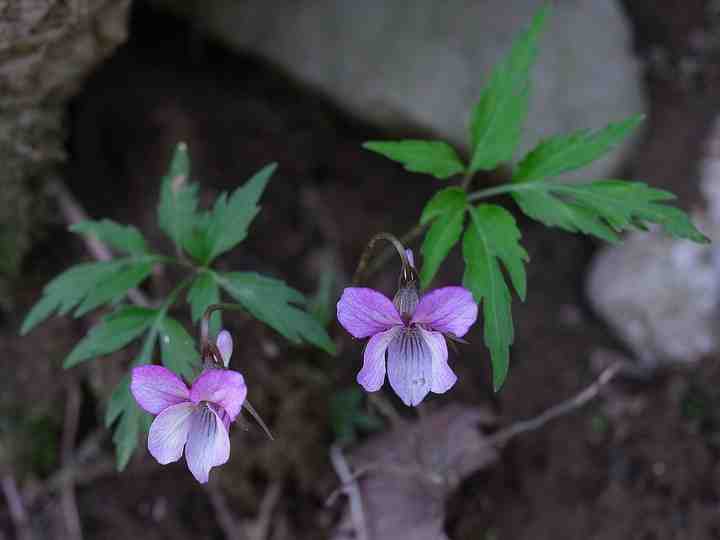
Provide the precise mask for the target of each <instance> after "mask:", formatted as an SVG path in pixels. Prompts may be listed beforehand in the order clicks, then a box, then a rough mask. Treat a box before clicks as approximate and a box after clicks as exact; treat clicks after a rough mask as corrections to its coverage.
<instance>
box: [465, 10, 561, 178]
mask: <svg viewBox="0 0 720 540" xmlns="http://www.w3.org/2000/svg"><path fill="white" fill-rule="evenodd" d="M548 9H549V8H548V7H547V6H546V7H543V8H542V9H541V10H540V11H539V12H538V13H537V15H535V17H534V19H533V21H532V23H531V25H530V29H529V30H528V31H527V32H525V33H524V34H523V35H521V36H520V37H519V38H517V39H516V40H515V42H514V43H513V46H512V49H511V50H510V54H509V55H508V57H507V58H506V59H505V60H504V61H503V62H502V63H501V64H500V65H498V66H496V67H495V69H494V70H493V72H492V75H491V76H490V82H489V83H488V85H487V87H486V88H485V90H483V92H482V94H481V95H480V100H479V101H478V103H477V105H475V107H474V108H473V112H472V118H471V122H470V138H471V153H472V160H471V162H470V167H469V169H470V172H472V173H475V172H477V171H479V170H492V169H494V168H496V167H497V166H498V165H499V164H500V163H502V162H505V161H510V160H511V159H512V157H513V153H514V152H515V148H516V147H517V145H518V142H519V140H520V131H521V130H522V126H523V123H524V121H525V117H526V116H527V110H528V101H529V89H530V70H531V68H532V66H533V64H534V63H535V57H536V56H537V44H538V38H539V36H540V32H541V30H542V27H543V24H544V22H545V17H546V16H547V13H548Z"/></svg>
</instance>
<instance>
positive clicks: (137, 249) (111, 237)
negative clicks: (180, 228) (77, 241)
mask: <svg viewBox="0 0 720 540" xmlns="http://www.w3.org/2000/svg"><path fill="white" fill-rule="evenodd" d="M70 230H71V231H72V232H75V233H78V234H84V235H89V236H94V237H96V238H97V239H98V240H100V241H101V242H103V243H105V244H107V245H108V246H110V247H111V248H113V249H115V250H117V251H119V252H121V253H128V254H130V255H143V254H146V253H147V252H148V248H147V244H146V243H145V239H144V238H143V235H142V234H141V233H140V231H138V230H137V229H136V228H135V227H133V226H132V225H120V224H119V223H116V222H114V221H112V220H110V219H103V220H100V221H93V220H86V221H82V222H80V223H76V224H75V225H73V226H72V227H70Z"/></svg>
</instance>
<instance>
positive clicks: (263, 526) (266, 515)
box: [247, 480, 282, 540]
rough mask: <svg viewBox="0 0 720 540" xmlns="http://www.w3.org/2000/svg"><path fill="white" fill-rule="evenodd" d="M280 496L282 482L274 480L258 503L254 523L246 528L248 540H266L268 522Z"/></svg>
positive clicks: (268, 531) (268, 530) (268, 528)
mask: <svg viewBox="0 0 720 540" xmlns="http://www.w3.org/2000/svg"><path fill="white" fill-rule="evenodd" d="M281 494H282V482H280V481H279V480H276V481H275V482H273V483H272V484H270V486H268V488H267V489H266V490H265V494H264V495H263V498H262V501H260V509H259V510H258V517H257V519H255V520H254V523H252V524H251V525H249V526H248V531H247V534H248V538H249V539H250V540H267V538H268V534H269V533H270V522H271V521H272V515H273V512H274V511H275V506H277V503H278V501H279V500H280V495H281Z"/></svg>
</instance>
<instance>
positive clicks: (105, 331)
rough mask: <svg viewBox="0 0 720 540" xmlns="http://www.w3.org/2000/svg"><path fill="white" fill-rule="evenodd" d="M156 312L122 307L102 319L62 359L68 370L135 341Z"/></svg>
mask: <svg viewBox="0 0 720 540" xmlns="http://www.w3.org/2000/svg"><path fill="white" fill-rule="evenodd" d="M156 315H157V310H155V309H149V308H141V307H135V306H128V307H122V308H120V309H118V310H117V311H115V312H114V313H111V314H110V315H108V316H106V317H105V318H104V319H103V320H102V322H101V323H99V324H98V325H96V326H94V327H93V328H92V329H91V330H90V332H89V333H88V334H87V335H86V336H85V337H84V338H83V339H82V340H80V342H79V343H78V344H77V345H76V346H75V348H74V349H73V350H72V351H71V352H70V355H69V356H68V357H67V358H66V359H65V363H64V367H65V368H70V367H72V366H75V365H77V364H79V363H80V362H83V361H85V360H89V359H91V358H95V357H97V356H102V355H105V354H110V353H112V352H115V351H117V350H119V349H121V348H123V347H124V346H125V345H127V344H128V343H130V342H131V341H132V340H133V339H135V338H137V337H138V336H139V335H140V334H142V333H143V331H144V330H145V329H146V328H148V326H150V325H151V324H152V322H153V321H154V319H155V317H156Z"/></svg>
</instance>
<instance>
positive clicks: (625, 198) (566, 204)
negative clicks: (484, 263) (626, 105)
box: [512, 180, 709, 243]
mask: <svg viewBox="0 0 720 540" xmlns="http://www.w3.org/2000/svg"><path fill="white" fill-rule="evenodd" d="M521 187H522V189H521V190H519V191H517V192H514V193H513V194H512V196H513V198H514V199H515V201H516V202H517V203H518V205H519V206H520V208H521V209H522V211H523V212H524V213H525V214H527V215H528V216H529V217H531V218H533V219H537V220H538V221H540V222H541V223H544V224H545V225H548V226H551V227H553V226H554V227H560V228H562V229H565V230H567V231H570V232H578V231H580V232H583V233H586V234H592V235H595V236H597V237H599V238H602V239H603V240H607V241H610V242H614V241H617V240H618V236H617V234H616V233H617V232H619V231H623V230H627V229H632V228H640V229H642V228H645V227H646V225H645V224H646V223H656V224H658V225H660V226H662V227H663V229H665V232H667V233H668V234H669V235H671V236H674V237H678V238H686V239H688V240H692V241H693V242H699V243H707V242H709V240H708V238H707V237H705V236H704V235H703V234H702V233H701V232H700V231H698V230H697V229H696V228H695V226H694V225H693V223H692V222H691V221H690V218H689V217H688V216H687V214H685V213H684V212H683V211H682V210H680V209H678V208H675V207H672V206H668V205H667V204H663V203H665V202H667V201H669V200H672V199H674V198H675V196H674V195H673V194H672V193H670V192H668V191H663V190H659V189H654V188H651V187H648V186H647V185H646V184H643V183H641V182H624V181H620V180H600V181H596V182H591V183H589V184H559V183H552V182H542V181H540V182H531V183H527V184H522V186H521Z"/></svg>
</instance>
